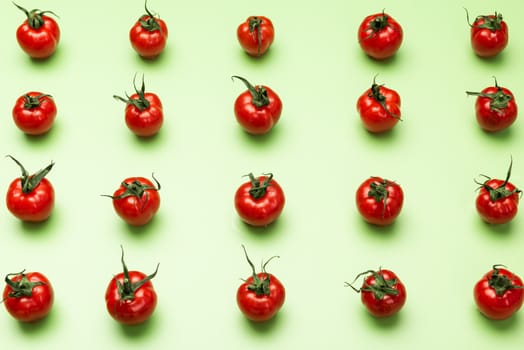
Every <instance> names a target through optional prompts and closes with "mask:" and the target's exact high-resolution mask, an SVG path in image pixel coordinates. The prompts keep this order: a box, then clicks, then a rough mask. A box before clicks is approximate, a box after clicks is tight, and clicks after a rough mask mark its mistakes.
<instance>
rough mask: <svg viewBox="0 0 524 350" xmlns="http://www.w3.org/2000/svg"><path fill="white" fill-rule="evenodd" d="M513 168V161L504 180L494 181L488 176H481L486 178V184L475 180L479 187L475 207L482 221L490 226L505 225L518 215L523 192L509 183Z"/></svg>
mask: <svg viewBox="0 0 524 350" xmlns="http://www.w3.org/2000/svg"><path fill="white" fill-rule="evenodd" d="M512 166H513V161H511V163H510V165H509V168H508V172H507V174H506V179H504V180H501V179H492V178H490V177H488V176H486V175H481V176H482V177H485V178H486V180H485V181H484V182H479V181H477V180H475V182H476V183H477V184H478V185H479V193H478V195H477V199H476V201H475V206H476V208H477V212H478V213H479V215H480V217H481V218H482V220H484V221H485V222H487V223H489V224H505V223H508V222H510V221H511V220H513V218H515V216H516V215H517V211H518V204H519V199H520V195H521V193H522V191H521V190H519V189H518V188H517V187H516V186H515V185H514V184H512V183H511V182H509V178H510V177H511V168H512Z"/></svg>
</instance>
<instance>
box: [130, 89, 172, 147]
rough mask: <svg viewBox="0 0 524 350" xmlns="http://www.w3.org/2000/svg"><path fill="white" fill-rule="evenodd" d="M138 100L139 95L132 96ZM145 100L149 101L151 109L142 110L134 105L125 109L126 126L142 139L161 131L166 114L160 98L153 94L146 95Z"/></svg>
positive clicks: (147, 93)
mask: <svg viewBox="0 0 524 350" xmlns="http://www.w3.org/2000/svg"><path fill="white" fill-rule="evenodd" d="M130 98H131V99H138V98H139V96H138V94H133V95H131V96H130ZM144 98H145V99H146V100H147V101H149V104H150V105H149V107H147V108H145V109H140V108H138V107H136V106H135V105H133V104H127V106H126V109H125V121H126V125H127V127H128V128H129V130H131V131H132V132H133V133H134V134H135V135H137V136H141V137H149V136H153V135H155V134H156V133H158V132H159V131H160V128H161V127H162V124H163V123H164V112H163V109H162V102H161V101H160V98H159V97H158V96H157V95H156V94H154V93H152V92H146V93H144Z"/></svg>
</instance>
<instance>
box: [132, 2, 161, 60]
mask: <svg viewBox="0 0 524 350" xmlns="http://www.w3.org/2000/svg"><path fill="white" fill-rule="evenodd" d="M145 10H146V14H144V15H142V16H140V18H139V19H138V20H137V21H136V23H135V24H134V25H133V27H131V30H130V31H129V40H130V41H131V46H132V47H133V49H134V50H135V51H136V52H137V53H138V54H139V55H140V56H141V57H143V58H147V59H153V58H156V57H157V56H158V55H160V54H161V53H162V51H164V48H165V47H166V43H167V35H168V33H167V25H166V23H165V22H164V21H163V20H162V19H160V18H158V16H155V15H153V14H152V13H151V12H150V11H149V10H148V8H147V0H146V1H145Z"/></svg>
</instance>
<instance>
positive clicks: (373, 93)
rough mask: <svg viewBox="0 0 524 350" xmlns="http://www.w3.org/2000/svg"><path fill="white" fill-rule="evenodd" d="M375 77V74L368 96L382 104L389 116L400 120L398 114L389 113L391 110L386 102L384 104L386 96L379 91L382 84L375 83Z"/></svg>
mask: <svg viewBox="0 0 524 350" xmlns="http://www.w3.org/2000/svg"><path fill="white" fill-rule="evenodd" d="M376 79H377V76H376V75H375V76H374V77H373V84H372V85H371V89H370V92H369V94H368V96H369V97H371V98H372V99H374V100H375V101H377V102H378V103H379V104H380V105H381V106H382V108H384V110H385V111H386V113H387V114H389V115H390V116H391V117H393V118H395V119H398V120H402V119H400V117H399V116H398V115H396V114H393V113H391V111H390V110H389V109H388V107H387V104H386V96H384V95H383V94H382V92H380V88H381V87H382V86H384V84H380V85H379V84H377V83H376Z"/></svg>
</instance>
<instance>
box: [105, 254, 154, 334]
mask: <svg viewBox="0 0 524 350" xmlns="http://www.w3.org/2000/svg"><path fill="white" fill-rule="evenodd" d="M121 261H122V266H123V269H124V271H123V272H121V273H119V274H117V275H116V276H115V277H113V278H112V279H111V281H110V282H109V285H108V286H107V289H106V294H105V300H106V307H107V311H108V312H109V314H110V315H111V317H113V318H114V319H115V320H116V321H118V322H120V323H122V324H124V325H136V324H139V323H143V322H145V321H147V320H148V319H149V318H150V317H151V315H152V314H153V311H155V308H156V304H157V294H156V291H155V289H154V288H153V284H152V283H151V279H153V278H154V277H155V276H156V274H157V272H158V265H157V267H156V270H155V272H153V273H152V274H151V275H146V274H144V273H142V272H140V271H128V269H127V266H126V264H125V262H124V250H123V249H122V258H121Z"/></svg>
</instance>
